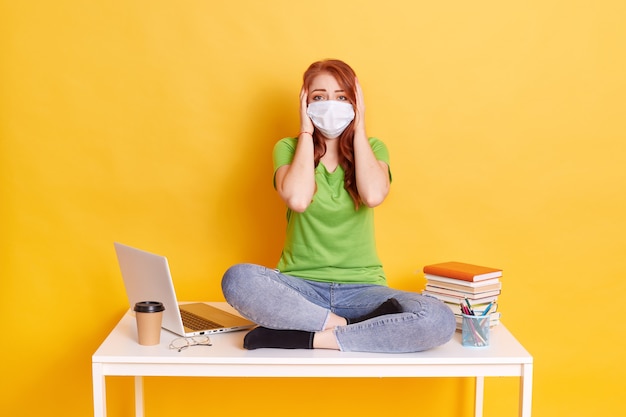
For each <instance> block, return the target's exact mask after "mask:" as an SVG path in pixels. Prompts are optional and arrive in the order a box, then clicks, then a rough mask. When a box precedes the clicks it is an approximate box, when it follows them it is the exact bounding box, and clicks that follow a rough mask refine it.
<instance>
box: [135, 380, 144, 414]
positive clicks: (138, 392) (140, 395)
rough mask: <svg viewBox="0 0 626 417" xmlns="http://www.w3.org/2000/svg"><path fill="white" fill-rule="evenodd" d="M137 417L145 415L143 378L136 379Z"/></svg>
mask: <svg viewBox="0 0 626 417" xmlns="http://www.w3.org/2000/svg"><path fill="white" fill-rule="evenodd" d="M135 417H144V414H143V377H142V376H136V377H135Z"/></svg>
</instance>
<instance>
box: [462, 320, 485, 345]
mask: <svg viewBox="0 0 626 417" xmlns="http://www.w3.org/2000/svg"><path fill="white" fill-rule="evenodd" d="M461 343H462V345H463V346H470V347H485V346H489V315H486V316H470V315H467V314H463V322H462V325H461Z"/></svg>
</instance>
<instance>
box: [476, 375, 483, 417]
mask: <svg viewBox="0 0 626 417" xmlns="http://www.w3.org/2000/svg"><path fill="white" fill-rule="evenodd" d="M484 398H485V377H484V376H477V377H476V392H475V397H474V417H482V415H483V400H484Z"/></svg>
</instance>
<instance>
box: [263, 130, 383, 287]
mask: <svg viewBox="0 0 626 417" xmlns="http://www.w3.org/2000/svg"><path fill="white" fill-rule="evenodd" d="M369 142H370V145H371V147H372V150H373V151H374V154H375V155H376V158H377V159H378V160H380V161H383V162H385V163H386V164H387V165H389V152H388V151H387V147H386V146H385V144H384V143H383V142H382V141H380V140H378V139H376V138H370V139H369ZM297 143H298V140H297V139H296V138H285V139H281V140H280V141H278V142H277V143H276V145H275V146H274V155H273V156H274V174H275V173H276V170H277V169H278V168H280V167H281V166H283V165H288V164H290V163H291V161H292V160H293V156H294V153H295V150H296V145H297ZM389 175H390V178H391V173H390V174H389ZM315 182H316V184H317V191H316V192H315V195H314V196H313V201H312V202H311V204H310V205H309V207H307V209H306V210H305V211H304V212H303V213H298V212H294V211H292V210H290V209H287V233H286V237H285V245H284V247H283V251H282V254H281V257H280V260H279V262H278V266H277V268H278V269H279V270H280V271H281V272H282V273H285V274H288V275H293V276H296V277H301V278H306V279H310V280H313V281H322V282H337V283H353V284H354V283H366V284H377V285H386V283H387V280H386V278H385V273H384V271H383V268H382V265H381V262H380V259H379V258H378V254H377V252H376V242H375V236H374V210H373V209H371V208H369V207H367V206H364V205H361V206H360V208H359V209H358V210H355V208H354V202H353V201H352V198H350V194H348V192H347V191H346V190H345V189H344V171H343V168H342V167H341V166H338V167H337V169H336V170H335V171H334V172H332V173H331V172H328V170H327V169H326V167H325V166H324V164H322V163H321V162H320V163H319V164H318V166H317V167H316V168H315Z"/></svg>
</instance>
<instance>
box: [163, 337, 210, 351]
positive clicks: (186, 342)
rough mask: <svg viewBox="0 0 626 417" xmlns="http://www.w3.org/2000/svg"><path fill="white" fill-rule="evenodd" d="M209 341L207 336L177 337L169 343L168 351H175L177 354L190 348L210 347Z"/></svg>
mask: <svg viewBox="0 0 626 417" xmlns="http://www.w3.org/2000/svg"><path fill="white" fill-rule="evenodd" d="M211 345H212V343H211V339H209V336H193V337H179V338H177V339H174V340H172V343H170V349H176V350H178V351H179V352H180V351H181V350H184V349H187V348H188V347H190V346H211Z"/></svg>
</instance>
